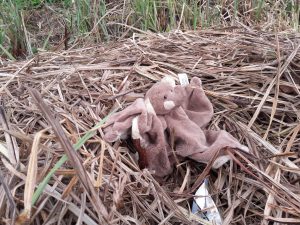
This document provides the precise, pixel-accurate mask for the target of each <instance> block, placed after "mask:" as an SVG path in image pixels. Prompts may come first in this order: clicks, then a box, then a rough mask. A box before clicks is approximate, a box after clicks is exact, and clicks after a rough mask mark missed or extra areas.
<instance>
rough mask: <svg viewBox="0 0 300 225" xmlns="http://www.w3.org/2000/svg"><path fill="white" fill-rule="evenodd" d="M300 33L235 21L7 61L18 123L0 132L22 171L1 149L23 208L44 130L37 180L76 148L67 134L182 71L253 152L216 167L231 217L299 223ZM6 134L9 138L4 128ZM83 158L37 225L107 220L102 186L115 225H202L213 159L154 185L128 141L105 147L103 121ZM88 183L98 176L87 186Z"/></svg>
mask: <svg viewBox="0 0 300 225" xmlns="http://www.w3.org/2000/svg"><path fill="white" fill-rule="evenodd" d="M299 39H300V36H299V34H297V33H288V32H281V33H277V34H274V33H264V32H261V31H255V30H251V29H250V28H247V29H246V28H237V27H235V28H232V29H230V28H228V29H222V30H213V31H212V30H205V31H197V32H181V31H176V32H173V33H169V34H166V35H161V34H153V33H151V34H149V35H148V34H147V33H146V32H144V33H143V34H135V35H134V36H133V37H132V38H130V39H126V40H122V41H119V42H117V43H115V42H112V43H108V44H107V45H100V46H90V47H86V48H81V49H70V50H68V51H60V52H42V53H40V54H39V55H36V56H35V57H34V58H32V59H30V60H27V61H26V60H25V61H19V62H14V63H10V62H6V63H5V64H4V66H2V67H1V68H0V83H1V87H0V96H1V97H0V101H1V104H2V105H3V107H4V109H5V112H6V115H7V121H8V122H9V127H3V126H2V127H1V128H0V129H1V131H2V132H5V133H6V137H8V135H7V134H9V136H10V137H11V138H14V139H16V140H17V141H16V144H17V145H16V146H17V147H18V148H19V149H20V167H14V166H13V165H12V164H10V162H8V161H7V160H5V159H4V158H3V157H4V156H2V155H1V157H2V161H3V163H2V164H1V169H2V171H3V177H4V179H6V180H8V178H9V177H10V176H11V175H13V176H14V177H15V179H17V182H11V183H10V185H9V187H10V188H11V193H12V195H13V197H14V200H15V202H16V204H17V206H18V207H19V208H22V207H24V205H23V204H24V203H23V201H22V199H24V185H25V180H26V177H27V176H28V174H26V171H27V170H28V166H29V164H28V163H29V157H28V156H29V153H30V149H31V145H32V143H33V137H34V135H36V134H37V133H38V132H39V131H41V130H43V129H47V132H46V133H45V134H44V135H43V139H41V140H40V143H39V149H40V151H39V152H38V154H37V172H38V174H37V175H38V177H39V174H41V175H45V174H48V172H49V169H51V168H53V166H54V164H55V163H56V162H57V161H58V160H59V158H60V157H61V156H62V155H63V154H64V152H65V151H66V146H64V145H61V143H60V141H59V140H61V138H62V136H61V135H60V136H58V135H57V132H58V130H57V129H59V130H60V131H59V132H60V134H62V135H64V139H65V140H66V141H67V142H69V144H68V146H69V147H70V146H72V145H70V143H72V144H74V143H75V142H76V141H78V139H79V138H80V137H82V136H83V135H84V134H85V133H86V132H87V131H88V130H90V129H91V128H92V127H93V126H94V124H95V123H97V122H98V121H100V120H101V118H104V117H105V116H106V115H108V113H109V112H112V110H113V109H118V108H124V107H126V106H127V105H129V104H130V103H131V102H132V101H134V100H135V99H136V98H137V97H141V96H143V94H144V93H145V92H146V90H147V89H148V88H149V87H150V86H151V85H152V84H153V83H154V82H155V81H157V80H159V79H161V78H162V77H163V76H165V75H171V76H173V77H175V78H176V79H177V77H176V76H177V73H182V72H185V73H187V74H188V75H189V77H192V76H199V77H200V78H201V79H202V82H203V85H204V88H205V91H206V93H207V94H208V96H209V97H210V99H211V101H212V103H213V105H214V109H215V116H214V118H213V121H212V122H211V124H210V129H226V130H227V131H228V132H230V133H231V134H233V135H234V136H235V137H237V138H238V139H239V140H240V141H241V142H242V143H244V144H246V145H248V146H249V148H250V149H251V151H252V152H253V153H254V155H255V157H248V156H246V157H245V156H243V155H241V154H237V155H236V159H237V160H239V163H240V164H237V163H235V162H232V163H230V164H228V165H226V166H224V167H222V168H221V169H220V170H218V171H210V173H209V180H210V184H211V191H212V194H213V197H214V199H215V200H216V203H217V205H218V207H219V209H220V211H221V212H222V214H223V217H224V219H225V220H224V222H225V223H227V224H258V223H262V222H264V223H268V222H269V221H273V222H275V223H277V224H279V223H293V222H295V221H299V218H300V204H299V199H300V193H299V186H300V178H299V175H300V170H299V165H300V159H299V152H298V151H299V146H300V136H299V135H300V134H299V129H300V125H299V118H300V113H299V112H300V97H299V93H300V92H299V90H300V77H299V72H300V52H299ZM27 87H29V88H32V89H35V90H36V92H39V93H40V94H41V97H42V99H43V101H44V102H45V104H46V105H48V107H49V108H51V111H49V112H53V113H54V114H55V115H56V119H57V120H58V121H59V123H56V125H57V128H56V129H52V128H50V127H49V125H48V124H52V122H51V119H49V118H50V117H45V112H43V111H40V109H39V108H38V107H37V105H38V104H37V102H36V101H33V98H32V97H33V96H32V95H30V94H29V92H28V90H27ZM36 100H37V98H36ZM41 101H42V100H41V98H38V102H41ZM50 115H51V113H50ZM0 139H1V142H6V139H5V135H4V134H1V135H0ZM70 148H71V149H72V147H70ZM71 149H69V150H70V152H71V151H72V150H73V149H72V150H71ZM74 157H75V156H74ZM76 157H77V160H75V161H76V163H75V164H74V162H75V161H74V160H73V159H74V158H73V159H72V158H71V160H70V161H68V162H67V163H65V164H64V165H63V166H62V167H61V168H60V169H61V170H59V171H57V172H56V173H55V174H54V176H53V177H52V179H51V180H50V181H49V182H48V185H47V186H46V189H45V190H44V192H43V194H42V196H40V198H39V199H38V201H37V202H36V203H35V205H34V206H33V208H32V213H33V216H32V222H33V224H43V223H44V224H45V223H46V222H54V223H55V222H56V223H58V222H61V223H62V224H67V223H68V222H69V223H72V222H74V223H76V222H78V223H80V222H81V221H83V222H84V223H86V224H98V223H99V217H98V215H97V212H99V208H98V209H97V208H95V207H94V205H95V204H94V203H93V202H92V201H91V199H90V197H89V196H90V193H89V191H91V190H92V189H93V190H94V192H93V194H92V195H94V196H95V195H97V196H99V198H100V200H101V202H103V207H104V208H106V209H107V219H108V220H109V222H110V223H112V224H123V223H124V224H134V223H136V224H159V223H161V222H164V223H165V224H179V223H182V224H191V223H192V221H194V222H195V223H196V221H198V222H199V221H200V222H201V219H200V218H198V217H197V216H195V215H192V214H191V213H190V207H191V200H192V197H193V194H194V190H195V189H196V188H197V186H198V185H199V183H198V182H196V181H197V180H198V181H199V180H201V179H203V177H204V176H203V177H200V178H199V176H200V174H202V172H203V170H204V168H205V165H202V164H200V163H196V162H193V161H190V160H187V161H186V162H185V163H182V164H180V166H178V167H180V170H181V172H180V171H179V170H177V169H175V170H174V173H173V174H172V175H170V176H169V177H166V178H164V179H163V180H157V181H156V180H155V179H154V178H153V177H152V176H151V174H150V172H149V171H147V170H140V169H139V167H138V166H137V162H136V161H135V159H134V155H133V154H132V153H131V152H130V151H128V148H127V146H126V145H125V146H124V144H122V143H115V144H114V145H113V146H111V145H109V144H106V143H105V144H104V143H103V140H102V131H101V128H99V129H98V130H97V133H96V134H95V135H94V136H93V137H92V138H90V139H89V140H88V141H86V142H85V144H84V145H83V146H82V147H81V148H80V149H79V151H78V153H76ZM240 166H242V167H240ZM268 168H269V169H268ZM70 169H73V170H70ZM245 169H246V170H247V171H248V172H250V173H247V172H246V170H245ZM78 170H80V171H78ZM182 171H183V172H182ZM187 171H188V172H187ZM278 171H280V172H278ZM206 172H207V171H206ZM24 174H25V175H24ZM253 175H254V176H253ZM83 176H84V177H85V178H84V179H82V178H83ZM5 177H6V178H5ZM95 178H96V181H95ZM39 179H40V178H38V182H40V180H39ZM89 179H91V180H90V181H95V182H94V183H93V182H90V184H89V185H88V184H87V183H86V182H87V180H89ZM195 182H196V183H195ZM83 187H84V188H83ZM87 190H89V191H87ZM1 199H2V200H1V201H2V202H1V206H2V207H1V210H0V215H1V217H2V218H3V219H2V221H4V223H9V221H11V217H10V216H11V214H7V213H6V212H7V211H8V210H9V207H10V203H5V201H6V200H7V199H5V198H4V197H3V198H1ZM98 203H99V201H98ZM202 222H203V221H202Z"/></svg>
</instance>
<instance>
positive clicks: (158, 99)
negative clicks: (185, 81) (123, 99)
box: [104, 77, 249, 176]
mask: <svg viewBox="0 0 300 225" xmlns="http://www.w3.org/2000/svg"><path fill="white" fill-rule="evenodd" d="M212 116H213V106H212V104H211V102H210V101H209V99H208V98H207V96H206V95H205V93H204V91H203V89H202V85H201V80H200V79H199V78H196V77H194V78H192V80H191V84H189V85H188V86H185V87H183V86H179V85H177V86H176V85H175V82H174V81H173V80H170V79H169V78H167V79H163V80H162V81H161V82H159V83H157V84H155V85H153V86H152V87H151V88H150V89H149V90H148V91H147V93H146V95H145V98H144V99H137V100H136V101H135V102H134V103H133V104H132V105H130V106H129V107H127V108H126V109H124V110H123V111H121V112H118V113H116V114H115V115H113V116H112V117H111V118H110V119H109V121H108V123H107V127H106V128H105V129H104V132H105V136H104V138H105V140H106V141H108V142H114V141H116V140H118V139H122V138H123V139H125V138H126V137H128V135H131V137H132V139H133V140H138V141H139V144H140V145H141V146H142V148H143V149H145V151H144V152H143V153H140V152H139V155H140V156H141V154H144V156H143V157H144V159H143V161H145V160H146V161H147V163H146V167H147V168H149V169H151V170H154V171H155V175H156V176H165V175H167V174H169V173H171V172H172V168H173V165H174V163H175V157H174V152H175V155H176V156H177V157H179V158H185V157H188V158H191V159H193V160H196V161H198V162H203V163H208V162H209V161H210V160H211V159H212V157H213V156H214V155H215V153H216V152H218V151H219V157H218V158H217V160H216V161H215V162H214V164H213V167H215V168H218V167H220V166H222V165H223V164H224V163H225V162H227V161H228V160H229V159H230V157H229V156H227V155H224V152H222V149H223V148H225V147H230V148H238V149H241V150H244V151H247V152H248V151H249V150H248V148H247V147H246V146H243V145H241V144H240V143H239V142H238V141H237V140H236V139H235V138H234V137H233V136H232V135H230V134H229V133H227V132H226V131H213V130H205V127H206V126H207V124H208V123H209V121H210V120H211V118H212ZM172 146H173V149H172V148H171V147H172ZM173 151H174V152H173Z"/></svg>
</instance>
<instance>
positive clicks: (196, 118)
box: [182, 77, 214, 128]
mask: <svg viewBox="0 0 300 225" xmlns="http://www.w3.org/2000/svg"><path fill="white" fill-rule="evenodd" d="M185 91H186V100H185V101H184V102H183V104H182V108H183V109H184V111H185V112H186V114H187V116H188V117H189V119H190V120H192V121H193V122H194V123H196V124H197V125H198V126H199V127H201V128H203V127H205V126H207V124H208V123H209V122H210V120H211V118H212V116H213V113H214V111H213V105H212V104H211V102H210V101H209V99H208V97H207V96H206V94H205V92H204V91H203V89H202V82H201V80H200V78H198V77H193V78H192V80H191V83H190V85H188V86H186V87H185Z"/></svg>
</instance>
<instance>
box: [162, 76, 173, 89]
mask: <svg viewBox="0 0 300 225" xmlns="http://www.w3.org/2000/svg"><path fill="white" fill-rule="evenodd" d="M161 82H162V83H166V84H170V85H171V86H172V87H175V80H174V78H173V77H171V76H165V77H164V78H163V79H162V80H161Z"/></svg>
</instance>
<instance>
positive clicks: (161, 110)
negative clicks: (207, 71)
mask: <svg viewBox="0 0 300 225" xmlns="http://www.w3.org/2000/svg"><path fill="white" fill-rule="evenodd" d="M183 98H184V92H183V91H182V88H178V86H175V81H174V79H173V78H171V77H165V78H164V79H162V80H161V82H159V83H157V84H155V85H153V86H152V87H151V88H150V89H149V90H148V91H147V93H146V95H145V99H146V103H147V102H148V101H150V103H151V105H152V107H153V109H154V111H155V113H156V114H157V115H165V114H167V113H169V112H170V111H171V110H173V109H175V108H176V107H178V106H180V105H181V103H182V101H183ZM147 108H149V107H147Z"/></svg>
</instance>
